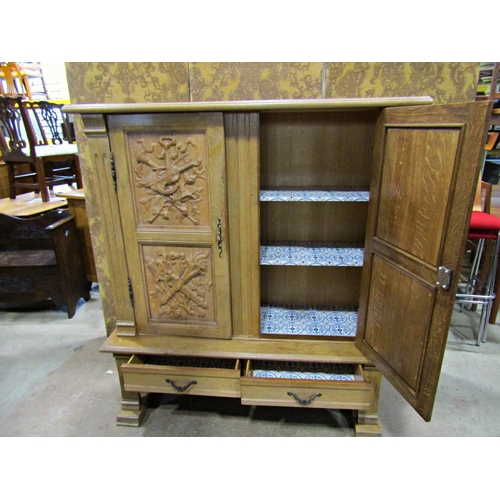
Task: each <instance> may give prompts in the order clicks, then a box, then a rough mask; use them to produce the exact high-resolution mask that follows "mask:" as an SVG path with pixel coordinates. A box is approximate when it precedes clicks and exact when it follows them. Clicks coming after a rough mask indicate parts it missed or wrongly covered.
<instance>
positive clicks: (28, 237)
mask: <svg viewBox="0 0 500 500" xmlns="http://www.w3.org/2000/svg"><path fill="white" fill-rule="evenodd" d="M74 219H75V217H74V216H73V215H71V214H69V213H68V212H67V211H65V210H55V211H51V212H47V213H45V214H43V215H39V216H36V217H33V218H30V219H21V218H18V217H11V216H9V215H5V214H0V303H4V304H16V305H22V304H24V305H25V304H30V303H34V302H39V301H43V300H51V301H52V302H53V303H55V304H56V305H58V306H65V307H66V309H67V312H68V317H69V318H72V317H73V316H74V314H75V309H76V305H77V302H78V301H79V299H80V298H83V299H85V300H86V301H87V300H89V299H90V286H89V283H88V281H87V277H86V273H85V263H84V257H83V254H82V249H81V247H80V242H79V240H78V233H77V228H76V224H75V220H74Z"/></svg>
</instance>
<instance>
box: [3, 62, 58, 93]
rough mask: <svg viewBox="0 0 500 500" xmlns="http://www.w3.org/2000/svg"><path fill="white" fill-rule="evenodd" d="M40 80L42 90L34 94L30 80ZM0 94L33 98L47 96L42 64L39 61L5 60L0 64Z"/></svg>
mask: <svg viewBox="0 0 500 500" xmlns="http://www.w3.org/2000/svg"><path fill="white" fill-rule="evenodd" d="M33 78H36V79H38V80H40V83H41V85H42V89H43V90H42V92H37V93H36V94H35V93H34V92H33V91H32V85H31V80H32V79H33ZM0 95H8V96H11V97H18V96H19V97H25V98H27V99H34V98H40V97H43V98H44V99H48V98H49V94H48V91H47V87H46V85H45V79H44V77H43V72H42V65H41V64H40V63H18V62H7V63H1V64H0Z"/></svg>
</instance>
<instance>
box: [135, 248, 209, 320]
mask: <svg viewBox="0 0 500 500" xmlns="http://www.w3.org/2000/svg"><path fill="white" fill-rule="evenodd" d="M142 254H143V262H144V267H145V275H146V284H147V296H148V303H149V314H150V319H151V320H154V321H157V322H162V323H164V322H165V323H171V322H174V323H183V324H186V323H189V322H194V323H197V324H199V323H213V322H214V321H215V297H214V286H213V283H214V276H213V265H212V250H211V249H210V248H198V247H196V248H193V247H163V246H161V247H160V246H144V247H143V248H142Z"/></svg>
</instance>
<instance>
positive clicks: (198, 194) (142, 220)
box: [129, 132, 210, 227]
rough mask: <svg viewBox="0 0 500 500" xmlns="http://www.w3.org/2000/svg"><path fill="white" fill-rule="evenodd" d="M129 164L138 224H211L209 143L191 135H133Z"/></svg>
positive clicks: (190, 225) (200, 134)
mask: <svg viewBox="0 0 500 500" xmlns="http://www.w3.org/2000/svg"><path fill="white" fill-rule="evenodd" d="M129 150H130V161H131V162H132V168H133V174H132V183H133V189H134V191H135V202H136V212H137V217H138V220H139V224H146V225H152V224H154V225H160V226H169V227H173V226H186V227H196V226H207V225H208V224H209V221H210V218H209V204H208V184H207V168H206V163H207V162H206V142H205V135H204V134H203V133H201V132H198V133H197V132H193V133H192V134H175V133H172V134H165V135H163V134H162V135H159V134H156V135H153V134H147V135H145V134H135V133H134V134H130V135H129Z"/></svg>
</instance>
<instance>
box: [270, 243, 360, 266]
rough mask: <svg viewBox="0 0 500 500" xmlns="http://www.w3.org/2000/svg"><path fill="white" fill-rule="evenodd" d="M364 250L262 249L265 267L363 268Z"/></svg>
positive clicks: (281, 247)
mask: <svg viewBox="0 0 500 500" xmlns="http://www.w3.org/2000/svg"><path fill="white" fill-rule="evenodd" d="M363 256H364V249H363V248H353V247H344V246H335V247H333V246H332V247H318V246H295V245H289V246H281V245H280V246H277V245H269V246H267V245H264V246H261V247H260V263H261V265H264V266H354V267H358V266H362V265H363Z"/></svg>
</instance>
